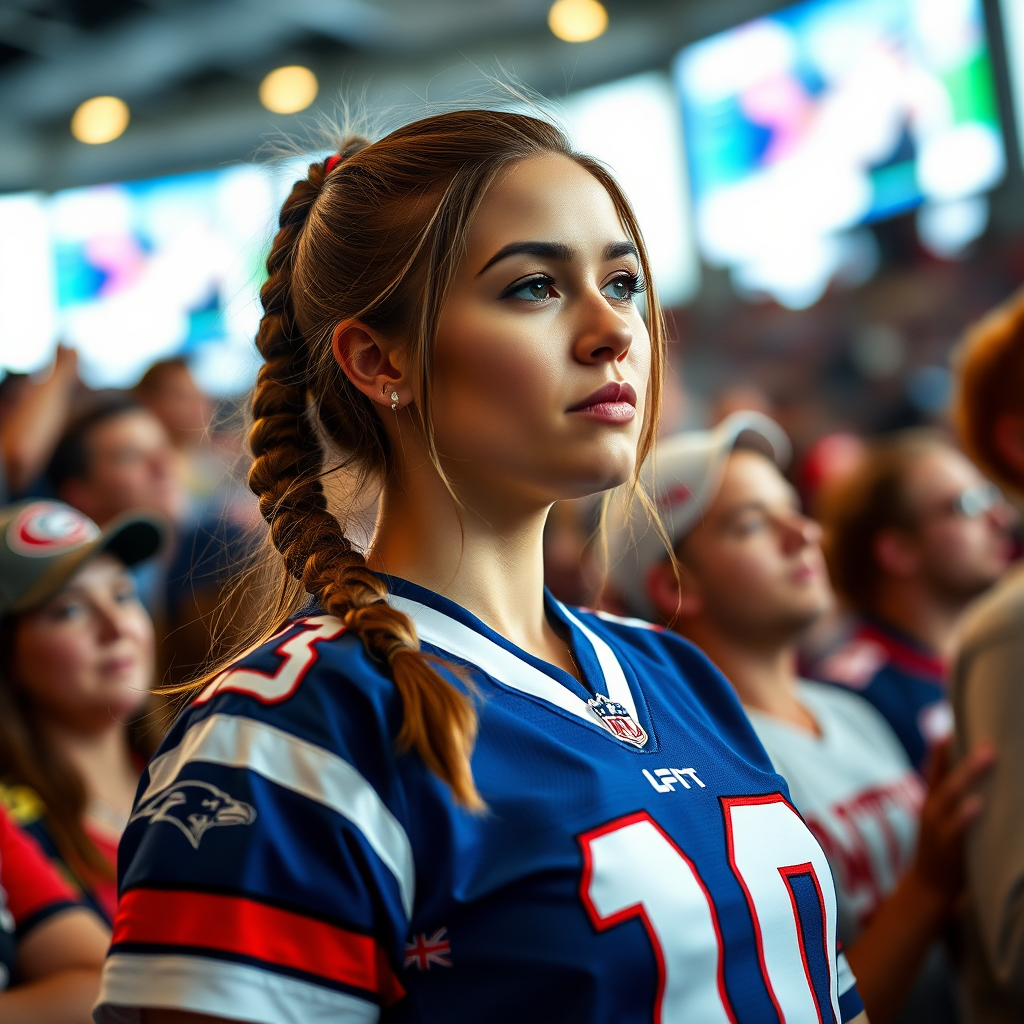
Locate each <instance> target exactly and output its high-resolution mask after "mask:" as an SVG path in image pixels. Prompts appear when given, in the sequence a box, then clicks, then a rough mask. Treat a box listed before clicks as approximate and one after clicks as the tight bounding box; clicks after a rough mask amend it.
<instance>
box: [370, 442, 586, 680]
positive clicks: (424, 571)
mask: <svg viewBox="0 0 1024 1024" xmlns="http://www.w3.org/2000/svg"><path fill="white" fill-rule="evenodd" d="M403 479H404V480H405V486H404V488H399V487H398V486H397V485H395V484H392V485H390V486H388V487H386V488H385V491H384V494H383V496H382V499H381V506H380V513H379V516H378V525H377V531H376V534H375V535H374V539H373V543H372V545H371V548H370V551H369V553H368V558H367V560H368V564H369V565H370V567H371V568H373V569H377V570H379V571H382V572H387V573H390V574H392V575H395V576H400V577H402V578H403V579H407V580H410V581H411V582H413V583H417V584H419V585H420V586H422V587H426V588H427V589H429V590H433V591H435V592H437V593H439V594H442V595H443V596H444V597H447V598H448V599H449V600H451V601H454V602H455V603H456V604H460V605H462V607H464V608H466V609H467V610H468V611H470V612H472V613H473V614H474V615H476V616H477V617H478V618H479V619H481V620H482V621H483V622H485V623H486V624H487V625H488V626H490V627H491V628H492V629H493V630H494V631H495V632H497V633H498V634H500V635H501V636H503V637H505V638H506V639H507V640H510V641H511V642H512V643H514V644H516V645H517V646H519V647H521V648H523V650H526V651H528V652H530V653H531V654H534V655H535V656H537V657H539V658H542V659H543V660H545V661H548V662H551V663H553V664H556V665H558V666H559V667H561V668H564V669H565V670H566V671H568V672H571V673H572V674H573V675H578V672H577V669H576V667H575V665H574V663H573V660H572V658H571V656H570V655H569V652H568V648H567V647H566V644H565V642H564V641H563V640H561V639H560V638H559V637H558V635H557V634H556V632H555V631H554V629H553V628H552V627H551V625H550V623H549V622H548V620H547V616H546V613H545V608H544V523H545V520H546V518H547V513H548V508H549V506H547V505H543V504H541V503H540V502H537V503H536V504H530V503H529V502H520V503H516V502H514V501H511V500H508V498H507V496H501V497H496V496H495V495H496V493H497V492H496V489H493V490H490V489H488V488H486V487H483V488H480V490H481V491H484V492H485V495H484V497H482V498H480V499H479V500H470V501H467V500H466V499H465V498H463V509H462V515H461V516H460V515H459V512H458V510H457V508H456V505H455V502H454V500H453V499H452V497H451V495H450V494H449V493H448V490H447V488H445V487H444V484H443V482H442V481H441V480H440V478H439V477H438V476H437V473H436V472H435V471H434V469H433V466H432V465H431V464H430V463H429V462H427V464H426V467H424V468H423V469H422V470H421V471H419V472H412V473H405V474H403ZM488 490H490V493H489V494H487V493H486V492H487V491H488ZM517 505H518V507H517Z"/></svg>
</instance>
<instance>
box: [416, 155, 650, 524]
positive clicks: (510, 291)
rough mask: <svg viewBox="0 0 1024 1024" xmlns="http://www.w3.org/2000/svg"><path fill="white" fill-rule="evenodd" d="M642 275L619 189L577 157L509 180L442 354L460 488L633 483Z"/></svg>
mask: <svg viewBox="0 0 1024 1024" xmlns="http://www.w3.org/2000/svg"><path fill="white" fill-rule="evenodd" d="M639 275H640V264H639V260H638V258H637V254H636V249H635V247H634V246H633V243H632V242H631V241H630V240H629V238H628V237H627V235H626V233H625V231H624V229H623V227H622V224H621V223H620V221H619V217H618V214H617V212H616V210H615V206H614V204H613V203H612V200H611V197H610V196H609V195H608V193H607V192H606V191H605V189H604V187H603V186H602V185H601V184H600V182H598V181H597V179H595V178H594V177H593V176H592V175H591V174H590V173H589V172H587V171H586V170H584V169H583V168H582V167H580V166H579V165H578V164H576V163H574V162H573V161H572V160H569V159H567V158H566V157H563V156H559V155H555V154H548V155H543V156H537V157H531V158H530V159H527V160H523V161H520V162H519V163H517V164H514V165H512V166H511V167H510V168H508V169H507V170H506V171H505V172H504V173H503V174H502V175H500V176H499V178H498V179H497V181H496V182H495V183H494V184H493V185H492V186H491V188H490V189H489V191H488V192H487V195H486V196H485V198H484V200H483V202H482V203H481V205H480V208H479V210H478V212H477V213H476V215H475V217H474V219H473V222H472V224H471V226H470V231H469V237H468V244H467V249H466V254H465V257H464V259H463V260H462V263H461V265H460V267H459V269H458V271H457V273H456V276H455V280H454V281H453V285H452V289H451V292H450V294H449V298H448V300H447V302H446V305H445V308H444V310H443V311H442V315H441V320H440V324H439V329H438V334H437V340H436V345H435V352H434V359H435V363H434V378H433V379H434V382H435V383H434V392H433V399H432V409H431V414H432V419H433V422H434V428H435V435H436V440H437V447H438V450H439V452H440V453H441V455H442V458H443V459H444V460H445V469H446V471H447V472H448V473H449V474H450V475H451V477H452V478H453V480H454V481H455V482H456V484H457V486H459V485H461V486H463V487H464V486H465V485H466V484H467V483H470V486H471V487H472V486H478V487H479V486H482V487H484V488H488V489H490V491H491V492H492V493H494V494H500V495H502V496H503V498H504V499H510V500H511V501H513V502H514V501H517V500H522V501H523V502H524V503H527V504H530V503H536V502H540V503H544V502H550V501H554V500H556V499H559V498H570V497H578V496H582V495H585V494H592V493H594V492H596V491H601V490H605V489H607V488H609V487H614V486H616V485H618V484H620V483H623V482H624V481H625V480H627V479H628V478H629V476H630V474H631V472H632V471H633V468H634V464H635V462H636V450H637V443H638V441H639V438H640V433H641V430H642V425H643V419H644V403H645V399H646V395H647V384H648V377H649V374H650V366H651V346H650V339H649V337H648V333H647V328H646V326H645V324H644V321H643V318H642V316H641V314H640V311H639V309H638V308H637V304H636V299H637V289H638V288H643V287H644V285H643V282H642V281H639V280H638V278H639ZM464 467H472V468H471V470H470V471H468V472H471V474H472V481H471V482H470V481H467V475H468V472H467V471H466V470H465V469H464ZM481 474H482V475H483V478H482V479H481Z"/></svg>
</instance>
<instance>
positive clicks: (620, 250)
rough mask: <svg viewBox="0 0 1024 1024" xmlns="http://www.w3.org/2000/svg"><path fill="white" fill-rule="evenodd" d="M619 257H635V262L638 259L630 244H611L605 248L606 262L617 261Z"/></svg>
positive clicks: (634, 248)
mask: <svg viewBox="0 0 1024 1024" xmlns="http://www.w3.org/2000/svg"><path fill="white" fill-rule="evenodd" d="M620 256H635V257H636V259H637V260H639V259H640V253H639V252H637V248H636V246H635V245H634V244H633V243H632V242H612V243H611V244H610V245H606V246H605V250H604V258H605V259H606V260H617V259H618V258H619V257H620Z"/></svg>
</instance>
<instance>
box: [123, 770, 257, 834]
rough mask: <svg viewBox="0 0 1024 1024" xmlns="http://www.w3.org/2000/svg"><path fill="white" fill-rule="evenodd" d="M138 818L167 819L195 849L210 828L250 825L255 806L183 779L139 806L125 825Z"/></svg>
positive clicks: (208, 785) (254, 818) (254, 816)
mask: <svg viewBox="0 0 1024 1024" xmlns="http://www.w3.org/2000/svg"><path fill="white" fill-rule="evenodd" d="M141 818H149V819H150V821H151V822H152V823H155V822H158V821H166V822H169V823H170V824H171V825H174V826H175V828H177V829H178V830H179V831H180V832H181V833H182V835H184V837H185V838H186V839H187V840H188V841H189V842H190V843H191V844H192V848H193V849H196V850H198V849H199V843H200V842H201V841H202V838H203V836H204V835H205V834H206V833H207V831H208V830H209V829H211V828H217V827H219V826H224V825H251V824H252V823H253V822H254V821H255V820H256V808H255V807H253V806H252V804H247V803H246V802H245V801H244V800H236V799H235V798H234V797H233V796H231V794H230V793H225V792H224V790H222V789H218V788H217V787H216V786H212V785H210V783H209V782H200V781H199V780H197V779H184V780H182V781H181V782H178V783H175V784H174V785H173V786H171V787H170V789H166V790H164V792H163V793H160V794H159V795H158V796H155V797H153V799H152V800H150V801H149V802H148V803H146V804H145V805H143V806H142V807H140V808H139V809H138V810H137V811H136V812H135V813H134V814H133V815H132V816H131V819H130V820H129V824H131V822H133V821H138V820H139V819H141Z"/></svg>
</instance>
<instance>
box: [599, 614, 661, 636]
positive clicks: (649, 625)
mask: <svg viewBox="0 0 1024 1024" xmlns="http://www.w3.org/2000/svg"><path fill="white" fill-rule="evenodd" d="M594 614H595V615H596V616H597V617H598V618H599V619H604V621H605V622H615V623H618V625H620V626H632V627H633V628H634V629H649V630H653V631H654V632H657V631H658V629H659V628H660V627H659V626H656V625H655V624H654V623H653V622H649V621H648V620H647V619H638V618H636V617H635V616H632V615H614V614H613V613H612V612H606V611H602V610H601V609H600V608H595V609H594Z"/></svg>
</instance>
